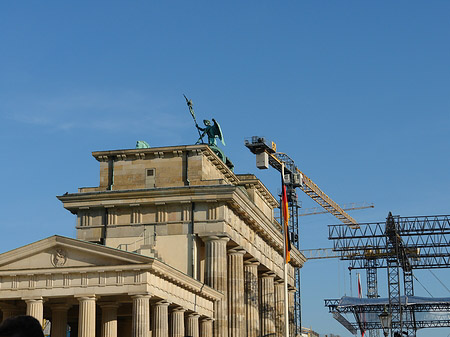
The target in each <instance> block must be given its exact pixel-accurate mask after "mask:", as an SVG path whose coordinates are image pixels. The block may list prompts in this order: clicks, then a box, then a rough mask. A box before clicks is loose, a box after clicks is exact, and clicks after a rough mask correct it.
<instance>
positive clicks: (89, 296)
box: [74, 294, 98, 301]
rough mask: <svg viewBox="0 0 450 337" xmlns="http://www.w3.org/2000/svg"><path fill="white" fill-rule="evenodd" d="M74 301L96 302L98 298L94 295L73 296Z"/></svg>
mask: <svg viewBox="0 0 450 337" xmlns="http://www.w3.org/2000/svg"><path fill="white" fill-rule="evenodd" d="M74 297H75V298H76V299H78V301H83V300H96V299H97V298H98V296H96V295H94V294H88V295H75V296H74Z"/></svg>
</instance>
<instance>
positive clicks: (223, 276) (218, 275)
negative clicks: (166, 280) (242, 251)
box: [202, 236, 229, 337]
mask: <svg viewBox="0 0 450 337" xmlns="http://www.w3.org/2000/svg"><path fill="white" fill-rule="evenodd" d="M202 239H203V241H205V244H206V263H205V267H206V268H205V269H206V270H205V273H206V275H205V283H206V284H207V285H208V286H210V287H211V288H213V289H216V290H218V291H220V292H221V293H222V294H223V295H224V298H223V300H222V301H217V302H214V319H215V320H214V323H213V334H212V335H211V336H214V337H228V320H227V315H228V312H227V311H228V310H227V242H228V241H229V238H228V237H225V236H221V237H220V236H207V237H202Z"/></svg>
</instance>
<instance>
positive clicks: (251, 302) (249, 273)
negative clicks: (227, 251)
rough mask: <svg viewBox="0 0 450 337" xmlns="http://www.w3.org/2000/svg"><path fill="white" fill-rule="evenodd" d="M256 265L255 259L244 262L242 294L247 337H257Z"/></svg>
mask: <svg viewBox="0 0 450 337" xmlns="http://www.w3.org/2000/svg"><path fill="white" fill-rule="evenodd" d="M258 265H259V262H258V261H257V260H256V259H250V260H247V261H245V262H244V294H245V299H244V301H245V311H246V326H247V337H259V308H258V306H259V298H258V297H259V292H258Z"/></svg>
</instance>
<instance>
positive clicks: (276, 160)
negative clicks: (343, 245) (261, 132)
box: [245, 136, 359, 228]
mask: <svg viewBox="0 0 450 337" xmlns="http://www.w3.org/2000/svg"><path fill="white" fill-rule="evenodd" d="M245 146H246V147H247V148H248V149H249V150H250V151H251V152H252V153H254V154H255V155H256V166H257V167H258V168H259V169H268V168H269V165H270V166H272V167H273V168H274V169H276V170H277V171H279V172H281V167H282V165H283V164H284V166H285V169H284V170H285V175H288V176H289V177H292V180H293V181H292V183H293V184H294V186H295V187H299V188H300V189H301V190H302V191H303V192H305V193H306V194H307V195H308V196H309V197H310V198H311V199H313V200H314V201H315V202H317V203H318V204H319V205H320V206H322V207H323V208H324V209H325V210H326V211H327V212H329V213H331V214H333V215H334V216H335V217H336V218H338V219H339V220H340V221H342V222H343V223H344V224H347V225H349V226H350V227H351V228H358V227H359V225H358V223H357V222H356V220H355V219H353V218H352V217H351V216H350V215H348V214H347V212H345V211H344V210H343V209H342V208H341V207H340V206H339V205H338V204H337V203H335V202H334V201H333V200H332V199H331V198H330V197H329V196H328V195H326V194H325V193H324V192H323V191H322V190H321V189H320V188H319V187H318V186H317V185H316V184H315V183H314V182H313V181H312V180H311V179H310V178H308V177H307V176H306V175H305V174H304V173H303V172H302V171H300V170H299V169H298V168H297V166H295V163H294V161H293V160H292V159H291V158H290V157H289V156H288V155H287V154H285V153H280V152H277V147H276V144H275V143H274V142H271V141H268V140H267V139H265V138H264V137H258V136H253V137H251V138H250V139H246V140H245Z"/></svg>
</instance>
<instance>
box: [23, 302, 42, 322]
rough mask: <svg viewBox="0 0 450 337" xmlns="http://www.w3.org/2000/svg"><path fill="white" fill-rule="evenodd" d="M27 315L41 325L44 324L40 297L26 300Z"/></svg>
mask: <svg viewBox="0 0 450 337" xmlns="http://www.w3.org/2000/svg"><path fill="white" fill-rule="evenodd" d="M25 303H26V304H27V315H29V316H33V317H34V318H36V319H37V320H38V321H39V323H41V325H42V324H43V323H44V322H43V321H44V301H43V299H42V297H34V298H26V299H25Z"/></svg>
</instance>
